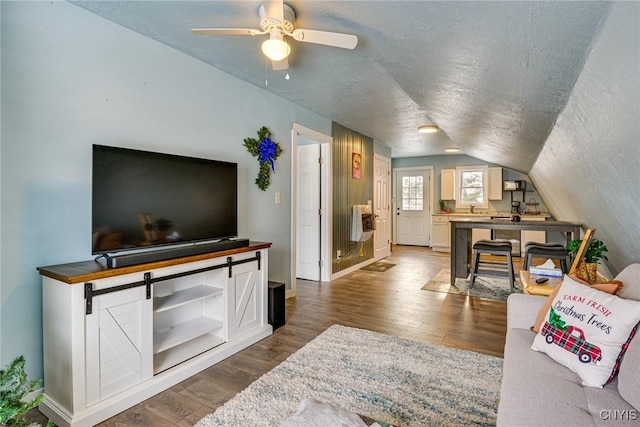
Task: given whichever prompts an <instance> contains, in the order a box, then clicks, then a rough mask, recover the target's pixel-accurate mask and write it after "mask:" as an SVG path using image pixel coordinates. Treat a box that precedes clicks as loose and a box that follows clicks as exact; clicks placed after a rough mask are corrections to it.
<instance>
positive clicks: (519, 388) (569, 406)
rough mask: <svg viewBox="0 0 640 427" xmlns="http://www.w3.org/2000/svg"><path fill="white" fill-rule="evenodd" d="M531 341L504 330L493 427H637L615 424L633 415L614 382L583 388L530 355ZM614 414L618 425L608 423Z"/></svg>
mask: <svg viewBox="0 0 640 427" xmlns="http://www.w3.org/2000/svg"><path fill="white" fill-rule="evenodd" d="M530 298H533V297H530ZM535 336H536V334H535V333H533V332H531V331H530V330H527V329H520V328H510V329H509V330H508V331H507V337H506V342H505V350H504V365H503V376H502V384H501V390H500V404H499V406H498V420H497V425H498V426H534V425H535V426H552V425H560V424H562V425H563V426H580V427H584V426H587V425H594V424H595V425H603V426H612V425H616V426H618V425H627V424H628V425H638V424H637V423H638V421H637V420H627V421H629V422H622V423H620V422H619V418H620V417H622V416H623V415H622V414H629V416H631V415H632V414H633V413H632V412H630V410H633V407H632V406H631V405H629V404H628V403H627V402H626V401H625V400H624V399H622V397H620V394H619V393H618V389H617V384H616V379H614V380H613V381H612V382H611V383H609V384H607V385H606V386H604V387H603V388H601V389H600V388H593V387H583V386H582V385H581V383H582V380H581V379H580V377H579V376H578V375H576V374H575V373H574V372H571V371H570V370H569V369H567V368H565V367H564V366H562V365H560V364H559V363H556V362H555V361H553V360H552V359H551V358H549V357H548V356H547V355H545V354H543V353H539V352H535V351H532V350H531V344H532V342H533V339H534V337H535ZM614 410H618V411H619V412H618V415H617V416H618V420H617V421H618V422H612V418H611V417H613V416H616V415H613V414H612V412H613V411H614ZM602 411H609V412H606V413H604V412H602ZM624 411H626V412H624ZM603 414H604V415H603ZM610 414H612V415H610ZM607 417H609V419H606V418H607Z"/></svg>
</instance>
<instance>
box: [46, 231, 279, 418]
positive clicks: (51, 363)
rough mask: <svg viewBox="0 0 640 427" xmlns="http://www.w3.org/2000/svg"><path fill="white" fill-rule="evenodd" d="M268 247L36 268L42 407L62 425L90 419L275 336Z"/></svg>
mask: <svg viewBox="0 0 640 427" xmlns="http://www.w3.org/2000/svg"><path fill="white" fill-rule="evenodd" d="M270 246H271V244H270V243H261V242H251V243H250V244H249V246H248V247H243V248H238V249H230V250H224V251H219V252H213V253H207V254H201V255H194V256H189V257H184V258H178V259H171V260H165V261H157V262H152V263H147V264H140V265H134V266H128V267H122V268H106V266H105V265H104V264H103V263H99V262H96V261H86V262H79V263H71V264H62V265H55V266H49V267H40V268H38V271H39V272H40V274H41V275H42V276H43V334H44V393H45V398H44V401H43V403H42V404H41V405H40V407H39V409H40V411H41V412H42V413H44V414H45V415H46V416H48V417H50V418H51V419H52V420H53V421H55V423H56V424H57V425H58V426H92V425H95V424H97V423H99V422H101V421H104V420H106V419H107V418H110V417H112V416H113V415H116V414H118V413H119V412H122V411H123V410H125V409H127V408H129V407H131V406H133V405H136V404H137V403H139V402H141V401H143V400H145V399H147V398H149V397H151V396H153V395H154V394H157V393H159V392H160V391H162V390H165V389H167V388H169V387H171V386H173V385H175V384H177V383H179V382H180V381H183V380H185V379H186V378H189V377H190V376H192V375H194V374H196V373H198V372H200V371H202V370H203V369H206V368H208V367H209V366H211V365H213V364H215V363H217V362H219V361H221V360H223V359H225V358H227V357H229V356H231V355H232V354H234V353H236V352H238V351H240V350H242V349H244V348H246V347H248V346H250V345H251V344H254V343H256V342H257V341H259V340H261V339H263V338H265V337H267V336H269V335H271V333H272V327H271V325H269V324H268V323H267V283H268V248H269V247H270Z"/></svg>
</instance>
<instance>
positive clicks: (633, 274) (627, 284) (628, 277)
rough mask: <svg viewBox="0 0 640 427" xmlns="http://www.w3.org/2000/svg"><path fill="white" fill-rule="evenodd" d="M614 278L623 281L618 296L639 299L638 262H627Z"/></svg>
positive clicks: (639, 278) (639, 269) (639, 279)
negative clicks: (622, 286)
mask: <svg viewBox="0 0 640 427" xmlns="http://www.w3.org/2000/svg"><path fill="white" fill-rule="evenodd" d="M615 279H616V280H620V281H621V282H622V283H624V288H623V289H622V290H621V291H620V293H619V294H618V295H619V296H620V298H625V299H632V300H636V301H640V264H638V263H636V264H629V265H628V266H626V267H625V268H624V270H622V271H621V272H620V273H619V274H618V275H617V276H616V277H615Z"/></svg>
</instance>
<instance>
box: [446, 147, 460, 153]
mask: <svg viewBox="0 0 640 427" xmlns="http://www.w3.org/2000/svg"><path fill="white" fill-rule="evenodd" d="M444 151H445V153H457V152H458V151H460V149H459V148H458V147H451V148H445V149H444Z"/></svg>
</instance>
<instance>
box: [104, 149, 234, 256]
mask: <svg viewBox="0 0 640 427" xmlns="http://www.w3.org/2000/svg"><path fill="white" fill-rule="evenodd" d="M237 221H238V220H237V165H236V164H235V163H228V162H221V161H216V160H207V159H198V158H192V157H184V156H176V155H170V154H161V153H152V152H147V151H140V150H132V149H126V148H117V147H108V146H103V145H94V146H93V188H92V253H93V254H103V253H110V252H118V251H123V250H131V249H140V248H149V247H156V246H162V245H172V244H173V245H174V244H182V243H189V242H197V241H208V240H218V239H226V238H230V237H235V236H236V235H237V233H238V230H237V228H238V226H237Z"/></svg>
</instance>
